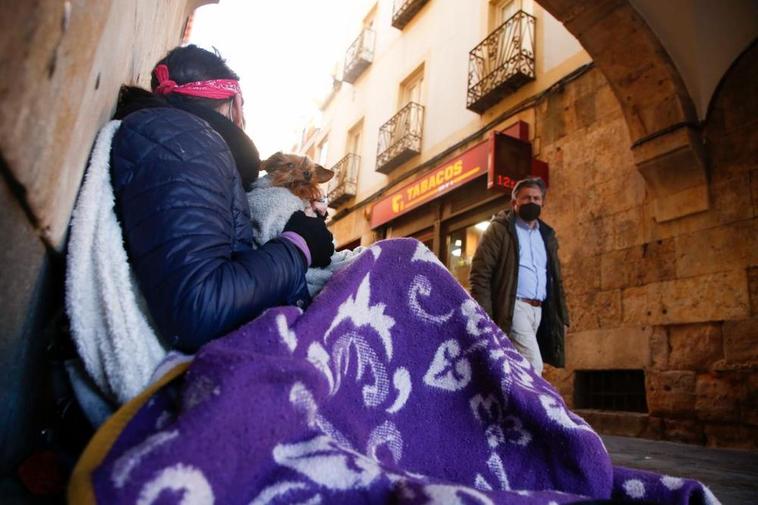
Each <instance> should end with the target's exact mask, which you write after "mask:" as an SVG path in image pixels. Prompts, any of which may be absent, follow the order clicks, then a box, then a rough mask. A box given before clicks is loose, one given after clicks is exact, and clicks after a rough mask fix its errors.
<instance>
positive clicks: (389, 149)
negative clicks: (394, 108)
mask: <svg viewBox="0 0 758 505" xmlns="http://www.w3.org/2000/svg"><path fill="white" fill-rule="evenodd" d="M423 129H424V107H423V106H422V105H419V104H417V103H415V102H408V105H406V106H405V107H403V108H402V109H400V111H399V112H398V113H397V114H395V115H394V116H392V119H390V120H389V121H387V122H386V123H384V124H383V125H382V126H381V128H379V143H378V145H377V148H376V171H377V172H382V173H385V174H386V173H388V172H390V171H391V170H392V169H393V168H395V167H397V166H398V165H401V164H403V163H405V162H406V161H408V160H409V159H411V158H412V157H413V156H415V155H417V154H419V153H420V152H421V137H422V134H423Z"/></svg>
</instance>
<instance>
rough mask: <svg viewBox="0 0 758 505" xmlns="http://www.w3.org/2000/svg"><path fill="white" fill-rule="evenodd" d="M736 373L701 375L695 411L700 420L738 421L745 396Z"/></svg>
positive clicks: (697, 385) (698, 378)
mask: <svg viewBox="0 0 758 505" xmlns="http://www.w3.org/2000/svg"><path fill="white" fill-rule="evenodd" d="M735 379H736V376H735V374H734V373H729V372H725V373H720V374H717V373H711V374H700V375H698V377H697V384H696V386H695V393H696V395H697V400H696V401H695V411H696V412H697V417H698V419H703V420H707V421H738V420H739V417H740V415H739V402H740V399H741V398H742V397H743V396H744V395H743V394H742V391H743V389H742V385H741V384H739V383H738V382H737V381H736V380H735Z"/></svg>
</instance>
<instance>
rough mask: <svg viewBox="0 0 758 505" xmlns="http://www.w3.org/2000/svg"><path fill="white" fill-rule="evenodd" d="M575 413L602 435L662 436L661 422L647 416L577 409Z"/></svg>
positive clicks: (634, 413)
mask: <svg viewBox="0 0 758 505" xmlns="http://www.w3.org/2000/svg"><path fill="white" fill-rule="evenodd" d="M576 413H577V414H579V415H580V416H581V417H582V418H583V419H584V420H585V421H587V422H588V423H589V424H590V426H592V427H593V428H594V429H595V431H597V432H598V433H602V434H603V435H618V436H622V437H642V438H653V439H658V438H661V436H662V435H663V422H662V420H661V419H660V418H656V417H652V418H651V417H650V416H648V415H647V414H642V413H639V412H618V411H614V412H611V411H607V410H594V409H578V410H576Z"/></svg>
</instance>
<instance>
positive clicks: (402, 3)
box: [392, 0, 429, 30]
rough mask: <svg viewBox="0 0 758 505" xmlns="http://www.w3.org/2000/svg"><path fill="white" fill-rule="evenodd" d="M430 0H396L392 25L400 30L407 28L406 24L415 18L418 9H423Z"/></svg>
mask: <svg viewBox="0 0 758 505" xmlns="http://www.w3.org/2000/svg"><path fill="white" fill-rule="evenodd" d="M428 1H429V0H395V4H394V5H393V7H392V26H394V27H395V28H397V29H398V30H402V29H403V28H405V25H407V24H408V22H409V21H410V20H411V19H413V16H415V15H416V13H417V12H418V11H420V10H421V7H423V6H424V5H425V4H426V3H427V2H428Z"/></svg>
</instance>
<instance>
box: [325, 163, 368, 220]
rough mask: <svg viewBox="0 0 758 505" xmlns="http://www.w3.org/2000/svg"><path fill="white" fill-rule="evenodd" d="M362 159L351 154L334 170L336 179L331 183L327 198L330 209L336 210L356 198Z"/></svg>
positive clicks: (337, 164)
mask: <svg viewBox="0 0 758 505" xmlns="http://www.w3.org/2000/svg"><path fill="white" fill-rule="evenodd" d="M360 165H361V157H360V156H358V155H357V154H353V153H350V154H348V155H346V156H345V157H344V158H342V159H341V160H339V161H338V162H337V163H336V164H335V165H334V166H333V167H332V168H331V170H332V172H334V177H332V179H331V180H330V181H329V184H328V185H327V187H326V188H327V189H326V197H327V199H328V201H329V207H331V208H333V209H336V208H338V207H339V206H340V205H342V204H343V203H345V202H346V201H348V200H350V199H351V198H353V197H354V196H355V192H356V191H357V189H358V170H359V169H360Z"/></svg>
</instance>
